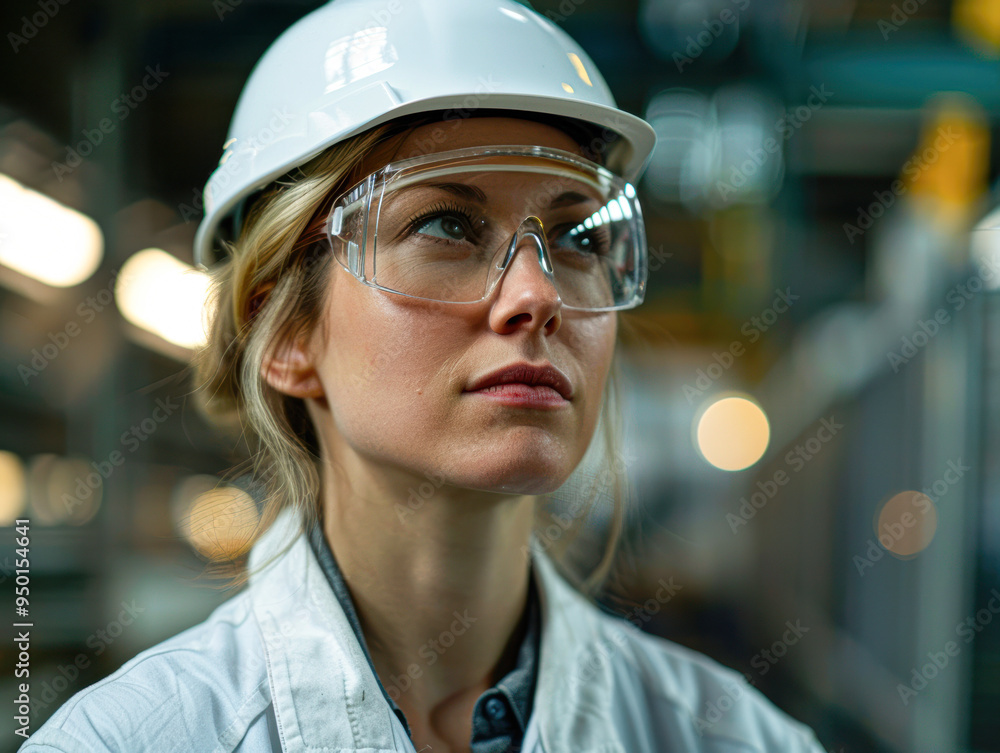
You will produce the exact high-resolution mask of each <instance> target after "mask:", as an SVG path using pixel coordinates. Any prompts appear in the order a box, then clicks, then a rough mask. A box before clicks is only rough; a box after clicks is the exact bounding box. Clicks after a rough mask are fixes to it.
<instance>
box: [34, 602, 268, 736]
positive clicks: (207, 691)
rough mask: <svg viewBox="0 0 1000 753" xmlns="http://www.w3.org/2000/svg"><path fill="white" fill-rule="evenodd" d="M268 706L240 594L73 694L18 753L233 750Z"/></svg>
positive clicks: (256, 640) (258, 651) (256, 644)
mask: <svg viewBox="0 0 1000 753" xmlns="http://www.w3.org/2000/svg"><path fill="white" fill-rule="evenodd" d="M269 703H270V697H269V690H268V685H267V671H266V667H265V663H264V653H263V648H262V645H261V641H260V637H259V631H258V629H257V626H256V622H255V620H254V617H253V612H252V610H251V608H250V602H249V598H248V594H247V593H246V592H244V593H241V594H239V595H237V596H235V597H233V598H232V599H229V600H228V601H226V602H225V603H224V604H222V605H221V606H219V607H218V608H216V610H215V611H214V612H213V613H212V614H211V615H210V616H209V617H208V618H207V619H206V620H205V621H204V622H202V623H200V624H198V625H195V626H194V627H192V628H190V629H188V630H185V631H184V632H182V633H180V634H178V635H176V636H174V637H172V638H170V639H168V640H166V641H163V642H162V643H159V644H157V645H155V646H153V647H152V648H149V649H147V650H146V651H143V652H142V653H140V654H138V655H137V656H135V657H134V658H133V659H131V660H129V661H128V662H126V663H125V664H124V665H122V666H121V668H119V669H118V670H117V671H116V672H114V673H113V674H111V675H110V676H108V677H106V678H104V679H103V680H101V681H100V682H97V683H95V684H94V685H91V686H90V687H87V688H84V689H83V690H81V691H80V692H78V693H76V694H75V695H74V696H73V697H72V698H70V699H69V700H68V701H67V702H66V703H65V704H63V705H62V706H61V707H60V708H59V709H58V710H57V711H56V712H55V713H54V714H53V715H52V717H51V718H50V719H49V720H48V721H47V722H46V723H45V724H44V725H42V726H41V727H40V728H39V729H38V730H37V731H36V732H35V733H34V734H33V735H32V736H31V737H30V738H28V740H27V742H26V743H25V745H24V746H23V747H22V748H21V753H47V752H54V751H66V753H76V751H121V752H122V753H125V752H126V751H128V752H129V753H138V752H139V751H156V752H157V753H170V752H171V751H178V752H180V751H187V752H190V751H191V750H233V749H234V748H235V747H236V745H238V744H239V742H240V740H241V739H242V738H243V737H244V736H245V734H246V731H247V729H248V728H249V727H250V725H251V724H252V723H253V722H254V721H255V720H259V718H260V717H261V714H262V713H263V712H264V711H265V710H266V708H267V706H268V705H269Z"/></svg>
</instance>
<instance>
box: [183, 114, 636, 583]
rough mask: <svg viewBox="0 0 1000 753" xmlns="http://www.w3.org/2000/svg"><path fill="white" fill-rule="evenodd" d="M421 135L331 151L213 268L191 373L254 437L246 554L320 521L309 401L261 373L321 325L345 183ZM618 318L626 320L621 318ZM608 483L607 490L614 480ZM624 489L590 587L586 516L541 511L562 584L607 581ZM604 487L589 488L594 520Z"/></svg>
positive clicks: (249, 224) (615, 452)
mask: <svg viewBox="0 0 1000 753" xmlns="http://www.w3.org/2000/svg"><path fill="white" fill-rule="evenodd" d="M413 127H415V126H414V125H413V121H409V122H407V123H400V122H398V121H397V122H395V123H391V124H386V125H382V126H378V127H375V128H373V129H371V130H369V131H367V132H365V133H364V134H361V135H359V136H356V137H353V138H350V139H348V140H345V141H343V142H341V143H339V144H336V145H334V146H332V147H330V148H328V149H327V150H326V151H324V152H323V153H321V154H320V155H318V156H316V157H314V158H312V159H311V160H309V161H308V162H306V163H305V164H303V165H302V166H300V167H299V168H297V169H295V170H294V171H292V172H291V173H289V174H287V175H286V176H284V177H283V178H282V179H280V180H278V181H275V182H274V183H272V184H271V185H270V186H268V188H267V189H266V190H265V191H264V192H263V193H262V194H261V195H260V196H259V197H258V198H257V199H256V200H255V201H254V202H253V204H252V207H251V209H250V211H249V213H248V215H247V217H246V220H245V222H244V225H243V227H242V228H241V230H240V232H239V236H238V238H237V239H236V241H235V242H232V243H223V244H222V245H223V247H224V250H225V251H226V252H228V256H229V258H228V261H226V262H224V263H222V264H220V265H217V267H216V268H215V269H213V271H212V281H211V289H210V298H209V310H210V312H211V313H210V316H211V325H210V331H209V339H208V342H207V344H206V345H205V346H204V347H203V348H202V349H201V350H199V352H198V353H197V354H196V356H195V359H194V361H193V364H192V366H193V369H194V378H195V382H196V386H195V403H196V405H197V407H198V408H199V409H200V410H201V412H202V413H203V414H204V415H205V416H206V417H207V418H208V419H209V420H210V421H211V422H212V423H213V424H215V425H216V426H218V427H219V428H221V429H223V430H226V431H229V432H231V433H232V434H233V435H234V436H239V437H240V438H242V439H243V440H245V448H244V452H243V454H244V455H245V457H244V460H243V462H242V463H241V464H239V465H237V466H236V467H234V468H233V469H231V470H230V475H231V476H232V477H235V476H238V475H244V474H246V471H247V468H248V466H249V470H250V473H249V476H250V478H251V479H252V484H253V486H254V488H255V491H256V494H255V495H254V496H255V497H256V498H257V499H258V501H259V502H261V503H262V509H261V510H260V516H259V520H258V522H257V524H256V525H255V526H254V527H253V530H252V531H250V532H249V533H247V534H245V541H244V542H243V544H244V545H243V546H242V547H241V548H240V552H241V554H245V553H246V552H247V551H248V550H249V548H250V546H251V545H252V544H253V542H254V541H256V539H257V538H258V537H259V536H260V534H261V533H262V532H263V531H264V530H265V529H266V528H267V527H268V526H269V525H270V524H271V522H273V520H274V519H275V518H276V517H277V515H278V513H280V512H281V511H282V510H284V509H286V508H288V507H296V508H298V509H299V511H300V513H301V516H300V517H301V520H302V521H303V525H305V526H308V525H311V524H312V523H313V522H315V521H316V520H317V519H318V517H319V512H320V511H319V509H318V506H319V488H320V474H319V464H318V461H319V457H318V455H319V446H318V442H317V438H316V435H315V430H314V428H313V426H312V423H311V421H310V419H309V417H308V414H307V413H306V410H305V404H304V402H303V401H302V400H301V399H299V398H295V397H291V396H289V395H285V394H283V393H281V392H279V391H278V390H275V389H274V388H272V387H271V386H270V385H269V384H268V383H267V382H266V380H265V379H264V378H263V376H262V375H261V365H262V364H263V363H264V361H265V358H266V357H267V356H268V354H269V353H270V352H271V349H272V348H274V347H275V346H276V345H277V344H278V343H280V342H282V341H284V340H285V339H286V338H289V339H291V338H295V337H297V336H302V335H305V334H307V333H308V332H310V331H311V329H312V328H313V327H314V326H316V325H317V323H318V321H319V317H320V313H321V311H322V309H323V304H324V296H325V291H326V289H327V285H326V280H327V279H328V272H329V270H330V267H331V264H335V263H336V262H335V260H334V259H333V256H332V254H330V253H328V252H326V253H324V247H323V246H322V244H321V243H320V241H321V239H322V238H323V235H322V231H323V224H322V220H323V218H324V217H325V215H326V212H327V211H328V210H329V204H330V202H331V201H332V199H333V198H334V197H335V195H336V193H337V192H338V191H340V190H343V189H345V188H347V187H349V185H350V184H349V183H348V180H349V179H351V178H352V177H353V173H354V172H355V171H356V169H357V168H358V166H359V165H360V163H361V162H362V160H363V159H364V158H365V156H366V155H367V154H368V153H369V152H370V151H371V150H372V149H373V148H374V147H375V146H377V145H379V144H382V143H383V142H384V141H385V140H386V139H389V138H392V137H394V136H398V135H401V134H403V133H405V131H406V130H409V129H412V128H413ZM361 177H363V176H357V178H358V179H360V178H361ZM618 321H619V324H621V323H622V318H621V315H620V312H619V317H618ZM618 361H619V355H618V348H617V345H616V352H615V356H614V359H613V361H612V367H611V372H610V374H609V377H608V380H607V383H606V386H605V394H604V400H603V404H602V414H601V421H600V426H602V427H603V431H604V436H603V443H604V447H605V449H606V452H607V456H608V457H609V458H610V459H612V461H611V463H609V467H613V459H614V458H620V457H621V450H620V444H621V442H620V440H621V435H622V420H621V411H620V394H619V381H620V374H619V366H618ZM602 478H603V479H604V481H605V482H606V481H607V480H608V479H607V473H605V474H603V476H602ZM625 482H626V478H625V474H624V473H623V472H612V473H611V476H610V486H611V489H610V496H611V498H612V499H613V505H614V506H613V510H612V514H611V526H610V535H609V537H608V542H607V545H606V547H605V550H604V552H603V555H602V557H601V559H600V561H599V563H598V564H597V566H596V567H594V568H593V570H592V572H591V573H590V574H589V576H587V577H586V578H584V577H582V576H581V575H580V574H579V573H577V572H574V568H573V567H571V566H570V565H569V564H568V560H567V551H568V548H569V545H570V544H571V542H572V541H573V539H575V538H576V536H577V534H578V533H579V529H580V526H581V525H582V524H583V522H584V521H585V520H586V515H581V514H575V515H572V516H567V515H565V514H563V515H560V514H559V513H558V511H555V514H553V511H551V510H548V509H546V508H547V507H548V505H542V504H536V513H537V515H536V521H535V531H536V534H538V540H539V541H542V542H547V543H546V545H545V548H546V549H552V550H553V559H554V561H555V562H556V564H557V565H558V566H559V569H560V571H561V572H562V573H563V575H564V576H566V577H567V579H569V580H570V581H571V582H572V583H573V584H574V585H575V586H576V587H577V589H578V590H580V591H581V592H582V593H583V594H584V595H586V596H588V597H591V598H592V597H593V594H594V593H595V592H596V591H597V589H599V588H600V586H601V585H602V584H603V583H604V581H605V580H606V579H607V576H608V573H609V571H610V570H611V567H612V564H613V561H614V558H615V554H616V548H617V545H618V542H619V538H620V535H621V532H622V528H623V522H624V515H625V508H626V504H627V498H628V493H629V492H628V487H627V484H626V483H625ZM606 485H607V484H606V483H601V484H594V483H592V484H591V485H590V489H589V491H588V494H587V495H586V496H587V497H588V499H586V500H584V510H585V511H586V512H589V511H590V510H591V509H592V508H593V506H594V504H595V502H596V500H597V499H598V498H599V497H600V496H601V495H602V493H603V492H604V488H603V487H604V486H606ZM543 496H546V497H548V496H550V495H543ZM567 518H569V520H568V521H567ZM221 564H223V563H215V565H216V567H219V566H220V565H221ZM227 564H228V567H223V568H222V569H224V570H226V572H227V575H228V576H229V578H230V585H233V586H235V585H240V584H242V583H243V582H245V580H246V579H247V577H248V576H249V573H247V572H245V569H244V568H243V567H242V566H241V563H240V562H229V563H227Z"/></svg>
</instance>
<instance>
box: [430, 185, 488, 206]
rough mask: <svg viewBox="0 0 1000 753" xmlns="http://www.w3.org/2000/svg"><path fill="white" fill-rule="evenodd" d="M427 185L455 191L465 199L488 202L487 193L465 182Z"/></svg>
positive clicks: (482, 202) (449, 191)
mask: <svg viewBox="0 0 1000 753" xmlns="http://www.w3.org/2000/svg"><path fill="white" fill-rule="evenodd" d="M426 185H428V186H432V187H433V188H440V189H441V190H442V191H447V192H448V193H453V194H455V195H456V196H460V197H462V198H463V199H470V200H472V201H476V202H479V203H480V204H485V203H486V194H485V193H483V191H482V190H481V189H479V188H476V187H475V186H470V185H467V184H465V183H427V184H426Z"/></svg>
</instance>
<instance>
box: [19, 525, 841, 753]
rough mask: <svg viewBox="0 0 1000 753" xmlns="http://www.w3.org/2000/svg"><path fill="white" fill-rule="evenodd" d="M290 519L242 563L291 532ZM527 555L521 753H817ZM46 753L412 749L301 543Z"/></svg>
mask: <svg viewBox="0 0 1000 753" xmlns="http://www.w3.org/2000/svg"><path fill="white" fill-rule="evenodd" d="M294 515H295V514H294V513H292V512H291V511H286V512H284V513H282V514H281V516H280V517H279V518H278V520H277V522H276V523H275V525H273V526H272V527H271V528H270V529H269V530H268V531H267V533H265V534H264V536H262V537H261V539H260V540H259V541H258V542H257V544H256V545H255V546H254V549H253V551H252V552H251V556H250V564H251V566H256V565H257V564H260V563H262V562H264V561H265V560H266V559H267V557H268V556H270V555H271V554H274V553H276V552H277V551H279V550H280V549H281V547H282V546H283V544H285V543H287V542H288V541H290V540H292V538H293V537H295V533H296V531H297V529H298V526H297V519H296V518H295V516H294ZM533 543H536V544H537V541H535V542H533ZM532 556H533V558H534V560H533V561H534V563H535V567H534V572H535V574H536V576H535V577H536V578H537V581H536V582H537V584H538V591H539V598H540V600H541V606H542V639H541V654H540V657H539V668H538V678H537V686H536V690H535V701H534V710H533V712H532V715H531V718H530V720H529V723H528V727H527V730H526V734H525V740H524V745H523V747H522V751H523V753H543V752H544V753H647V752H648V753H653V752H655V753H668V752H669V753H687V752H689V751H698V752H699V753H751V752H755V753H823V748H822V747H820V745H819V743H818V742H817V741H816V739H815V738H814V737H813V735H812V732H811V731H810V730H809V729H808V728H807V727H805V726H803V725H801V724H799V723H798V722H796V721H794V720H792V719H791V718H790V717H788V716H787V715H786V714H784V713H783V712H781V711H780V710H778V709H777V708H776V707H775V706H773V705H772V704H771V703H770V702H769V701H768V700H767V699H766V698H764V696H763V695H761V694H760V693H759V692H758V691H757V690H756V689H754V688H752V687H751V686H750V685H749V684H748V683H747V682H746V680H745V679H744V677H743V676H742V675H740V674H739V673H737V672H734V671H732V670H729V669H726V668H724V667H722V666H721V665H719V664H717V663H715V662H714V661H712V660H710V659H708V658H707V657H705V656H703V655H701V654H698V653H696V652H694V651H690V650H688V649H685V648H682V647H681V646H678V645H676V644H673V643H671V642H669V641H666V640H663V639H661V638H657V637H654V636H652V635H650V634H648V633H645V632H643V631H640V630H639V629H638V628H635V627H634V626H632V625H631V624H629V623H628V622H626V621H625V620H622V619H618V618H615V617H613V616H611V615H607V614H605V613H603V612H601V611H600V610H599V609H597V608H596V607H594V606H593V605H591V604H590V603H589V602H588V601H586V599H584V598H583V597H582V596H581V595H580V594H579V593H578V592H577V591H576V590H575V589H574V588H573V587H572V586H571V585H570V584H569V583H568V582H567V581H566V580H565V579H563V578H562V576H561V575H560V574H559V573H558V572H557V571H556V570H555V567H554V565H553V563H552V562H551V560H550V559H549V558H548V556H547V555H545V554H544V553H543V552H542V551H540V549H539V548H538V547H537V546H536V547H534V551H533V555H532ZM473 617H474V615H467V618H473ZM468 629H469V630H472V629H474V626H472V627H469V628H468ZM456 640H461V637H458V638H457V639H456ZM56 751H61V752H63V753H95V752H97V751H120V752H121V753H140V752H141V753H147V752H148V753H202V752H203V751H204V752H205V753H208V752H209V751H211V752H212V753H229V752H230V751H236V752H238V753H277V752H278V751H283V752H284V753H344V752H346V751H355V752H356V753H388V752H389V751H400V752H405V753H416V751H415V747H414V745H413V744H412V743H411V742H410V740H409V738H408V737H407V735H406V733H405V731H404V729H403V728H402V725H401V724H400V722H399V720H398V719H397V718H396V716H395V714H394V713H393V712H392V710H391V709H390V707H389V705H388V703H387V702H386V700H385V698H384V696H383V695H382V692H381V691H380V689H379V686H378V680H377V678H376V677H375V675H374V674H373V673H372V671H371V669H370V667H369V665H368V662H367V661H366V659H365V656H364V653H363V650H362V647H361V645H360V643H359V642H358V640H357V638H356V637H355V634H354V631H353V630H352V629H351V625H350V624H349V623H348V621H347V619H346V617H345V616H344V612H343V610H342V609H341V607H340V604H339V602H338V601H337V599H336V597H335V595H334V593H333V591H332V590H331V588H330V586H329V584H328V582H327V580H326V576H325V575H324V573H323V571H322V569H321V568H320V564H319V562H318V561H317V560H316V557H315V555H314V554H313V551H312V549H311V548H310V546H309V542H308V541H307V539H306V536H305V534H299V535H298V536H297V537H296V538H294V544H293V545H292V547H291V548H290V549H289V550H288V551H287V553H286V554H284V555H283V556H281V557H280V558H279V559H277V560H276V561H274V562H273V564H271V565H270V566H269V567H268V568H267V569H265V570H264V571H263V572H262V573H260V574H259V575H257V576H255V577H253V578H252V579H251V581H250V585H249V587H248V588H247V589H246V590H244V591H243V592H242V593H240V594H239V595H237V596H235V597H233V598H232V599H230V600H229V601H227V602H226V603H224V604H222V605H221V606H220V607H218V608H217V609H216V610H215V611H214V612H213V613H212V614H211V615H210V616H209V618H208V619H207V620H205V621H204V622H202V623H201V624H199V625H196V626H195V627H193V628H191V629H189V630H186V631H185V632H183V633H180V634H179V635H177V636H175V637H173V638H171V639H169V640H167V641H164V642H163V643H160V644H159V645H156V646H154V647H152V648H150V649H148V650H146V651H144V652H142V653H141V654H139V655H138V656H136V657H135V658H134V659H132V660H130V661H129V662H127V663H126V664H125V665H123V666H122V667H121V668H120V669H119V670H118V671H117V672H115V673H114V674H112V675H111V676H109V677H107V678H105V679H104V680H102V681H100V682H98V683H96V684H94V685H92V686H90V687H88V688H85V689H83V690H82V691H80V692H78V693H77V694H76V695H74V696H73V697H72V698H70V699H69V701H67V702H66V703H65V704H64V705H63V706H62V707H60V708H59V709H58V710H57V711H56V712H55V714H53V716H52V717H51V718H50V719H49V720H48V721H47V722H46V723H45V724H44V725H43V726H42V727H41V728H39V729H38V730H37V731H36V732H35V733H34V734H33V735H32V736H31V737H30V738H29V739H28V740H27V742H26V743H25V745H23V746H22V747H21V750H20V752H19V753H55V752H56Z"/></svg>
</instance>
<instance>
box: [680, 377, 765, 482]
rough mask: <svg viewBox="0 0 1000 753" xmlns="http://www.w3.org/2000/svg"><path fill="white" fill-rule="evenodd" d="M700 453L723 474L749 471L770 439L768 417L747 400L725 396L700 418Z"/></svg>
mask: <svg viewBox="0 0 1000 753" xmlns="http://www.w3.org/2000/svg"><path fill="white" fill-rule="evenodd" d="M695 436H696V443H697V447H698V450H699V451H700V452H701V454H702V456H703V457H704V458H705V460H707V461H708V462H709V463H711V464H712V465H714V466H715V467H716V468H719V469H721V470H724V471H739V470H743V469H744V468H749V467H750V466H751V465H753V464H754V463H756V462H757V461H758V460H760V459H761V457H763V455H764V451H765V450H767V445H768V442H769V441H770V438H771V427H770V425H769V424H768V421H767V415H766V414H765V413H764V410H763V408H761V407H760V406H759V405H758V404H757V403H756V402H755V401H754V400H751V399H750V398H748V397H736V396H732V397H724V398H721V399H720V400H716V401H715V402H714V403H712V404H711V405H710V406H709V407H708V408H707V409H706V410H705V411H704V412H703V413H702V415H701V417H700V418H699V419H697V429H696V431H695Z"/></svg>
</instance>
